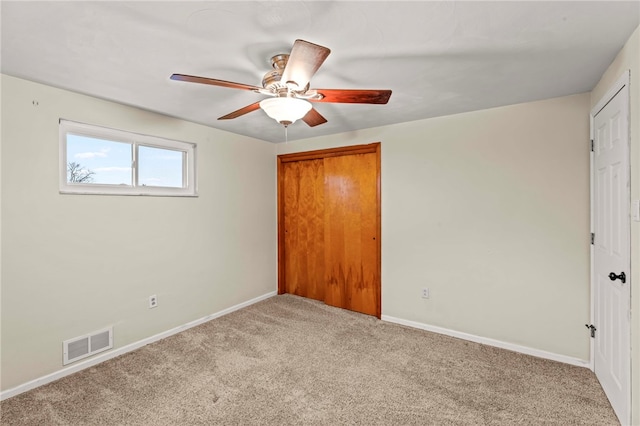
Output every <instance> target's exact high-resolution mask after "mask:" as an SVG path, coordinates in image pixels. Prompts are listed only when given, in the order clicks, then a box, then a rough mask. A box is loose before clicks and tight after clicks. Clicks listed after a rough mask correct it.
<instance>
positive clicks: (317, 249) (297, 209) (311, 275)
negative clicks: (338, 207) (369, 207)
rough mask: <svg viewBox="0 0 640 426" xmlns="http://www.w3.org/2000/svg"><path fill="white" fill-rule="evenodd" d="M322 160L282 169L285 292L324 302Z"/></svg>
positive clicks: (287, 165) (291, 165) (287, 166)
mask: <svg viewBox="0 0 640 426" xmlns="http://www.w3.org/2000/svg"><path fill="white" fill-rule="evenodd" d="M323 185H324V174H323V161H322V160H309V161H299V162H295V163H287V164H285V165H284V193H283V198H284V223H283V224H284V253H285V254H284V262H285V265H286V268H285V277H284V280H285V283H286V284H285V292H286V293H291V294H296V295H298V296H303V297H308V298H311V299H316V300H324V290H325V284H324V281H323V280H324V253H325V250H324V223H323V222H324V188H323Z"/></svg>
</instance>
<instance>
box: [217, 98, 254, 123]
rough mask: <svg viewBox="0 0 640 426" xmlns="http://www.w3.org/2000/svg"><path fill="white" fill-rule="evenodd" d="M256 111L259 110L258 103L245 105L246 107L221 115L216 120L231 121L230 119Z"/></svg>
mask: <svg viewBox="0 0 640 426" xmlns="http://www.w3.org/2000/svg"><path fill="white" fill-rule="evenodd" d="M257 109H260V102H255V103H252V104H251V105H247V106H246V107H242V108H240V109H239V110H236V111H233V112H230V113H229V114H227V115H223V116H222V117H220V118H218V120H231V119H232V118H238V117H240V116H242V115H245V114H248V113H250V112H251V111H255V110H257Z"/></svg>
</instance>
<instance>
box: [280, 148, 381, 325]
mask: <svg viewBox="0 0 640 426" xmlns="http://www.w3.org/2000/svg"><path fill="white" fill-rule="evenodd" d="M379 149H380V144H379V143H377V144H371V145H359V146H355V147H345V148H336V149H329V150H321V151H312V152H307V153H297V154H288V155H281V156H279V157H278V291H279V293H292V294H296V295H299V296H303V297H309V298H312V299H317V300H322V301H324V302H325V303H327V304H329V305H332V306H337V307H340V308H345V309H349V310H353V311H357V312H362V313H365V314H369V315H375V316H377V317H378V318H379V317H380V313H381V312H380V305H381V303H380V151H379Z"/></svg>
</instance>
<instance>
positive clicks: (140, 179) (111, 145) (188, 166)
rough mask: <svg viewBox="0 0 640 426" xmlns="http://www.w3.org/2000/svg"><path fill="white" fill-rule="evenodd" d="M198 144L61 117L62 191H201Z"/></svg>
mask: <svg viewBox="0 0 640 426" xmlns="http://www.w3.org/2000/svg"><path fill="white" fill-rule="evenodd" d="M195 152H196V146H195V144H191V143H186V142H178V141H173V140H169V139H162V138H157V137H154V136H147V135H139V134H135V133H129V132H124V131H121V130H113V129H108V128H105V127H98V126H91V125H88V124H81V123H75V122H73V121H67V120H60V192H61V193H72V194H120V195H159V196H196V195H197V192H196V173H195Z"/></svg>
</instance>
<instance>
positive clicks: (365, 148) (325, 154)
mask: <svg viewBox="0 0 640 426" xmlns="http://www.w3.org/2000/svg"><path fill="white" fill-rule="evenodd" d="M371 153H374V154H376V212H375V215H376V223H377V225H376V236H375V238H376V242H377V247H376V250H377V265H376V273H377V283H378V285H377V289H376V291H377V292H378V295H377V299H378V306H377V307H376V311H377V312H376V316H377V317H378V318H380V316H381V314H382V276H381V270H382V267H381V265H382V239H381V233H382V232H381V230H382V222H381V211H382V209H381V198H380V142H375V143H370V144H364V145H353V146H344V147H338V148H329V149H320V150H315V151H306V152H296V153H292V154H282V155H278V157H277V161H278V294H283V293H285V289H286V283H285V256H284V249H285V247H284V238H285V236H284V232H285V229H284V166H283V165H284V164H285V163H290V162H295V161H305V160H317V159H324V158H329V157H338V156H342V155H356V154H371Z"/></svg>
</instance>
